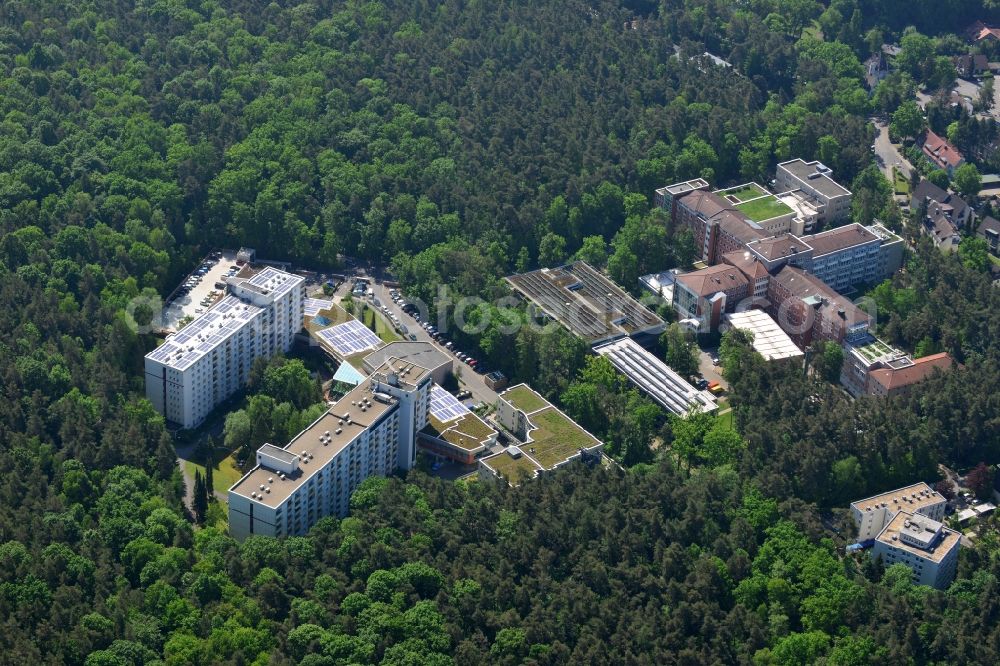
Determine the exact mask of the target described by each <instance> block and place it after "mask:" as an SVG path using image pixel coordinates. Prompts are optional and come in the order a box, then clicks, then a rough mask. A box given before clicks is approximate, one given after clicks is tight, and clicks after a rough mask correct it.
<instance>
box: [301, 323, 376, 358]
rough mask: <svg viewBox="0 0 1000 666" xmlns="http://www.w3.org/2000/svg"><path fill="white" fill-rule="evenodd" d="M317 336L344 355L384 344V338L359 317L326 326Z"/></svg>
mask: <svg viewBox="0 0 1000 666" xmlns="http://www.w3.org/2000/svg"><path fill="white" fill-rule="evenodd" d="M316 337H318V338H319V339H320V340H322V341H323V342H325V343H326V344H328V345H329V346H330V347H331V348H332V349H333V351H334V352H336V353H337V354H339V355H340V356H342V357H347V356H350V355H352V354H356V353H358V352H362V351H365V350H367V349H375V348H376V347H379V346H381V345H382V340H381V339H380V338H379V337H378V336H377V335H375V333H373V332H372V331H371V329H369V328H368V327H367V326H365V325H364V324H362V323H361V322H360V321H358V320H357V319H352V320H351V321H348V322H344V323H343V324H338V325H337V326H331V327H330V328H325V329H323V330H322V331H319V332H317V333H316Z"/></svg>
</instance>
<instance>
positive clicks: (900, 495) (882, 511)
mask: <svg viewBox="0 0 1000 666" xmlns="http://www.w3.org/2000/svg"><path fill="white" fill-rule="evenodd" d="M947 504H948V502H947V500H945V498H944V497H943V496H942V495H941V493H939V492H937V491H935V490H932V489H931V487H930V486H928V485H927V484H926V483H923V482H921V483H916V484H914V485H912V486H907V487H906V488H900V489H898V490H893V491H890V492H887V493H882V494H881V495H875V496H874V497H869V498H867V499H863V500H858V501H857V502H852V503H851V515H852V516H853V517H854V524H855V525H857V527H858V541H859V542H860V541H869V540H871V539H874V538H875V537H877V536H878V535H879V534H880V533H881V532H882V530H883V529H885V526H886V525H888V524H889V522H890V521H892V519H893V518H895V516H896V514H897V513H899V512H900V511H907V512H909V513H913V514H921V515H924V516H927V517H928V518H932V519H933V520H943V519H944V510H945V506H946V505H947Z"/></svg>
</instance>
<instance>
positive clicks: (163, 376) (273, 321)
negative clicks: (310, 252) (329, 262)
mask: <svg viewBox="0 0 1000 666" xmlns="http://www.w3.org/2000/svg"><path fill="white" fill-rule="evenodd" d="M241 275H242V274H241ZM304 282H305V281H304V280H303V278H301V277H298V276H296V275H291V274H289V273H285V272H283V271H279V270H277V269H275V268H265V269H264V270H262V271H260V272H257V273H254V274H253V275H248V276H247V277H240V278H236V279H234V280H233V281H232V283H231V284H230V290H231V293H230V295H228V296H226V297H224V298H223V299H222V300H221V301H219V302H218V303H216V304H215V305H214V306H213V307H211V308H210V309H209V310H208V311H207V312H205V313H204V314H203V315H201V316H200V317H198V318H197V319H195V320H194V321H193V322H191V323H190V324H188V325H187V326H185V327H184V328H182V329H181V330H180V331H178V332H177V333H175V334H173V335H171V336H169V337H168V338H167V339H166V340H165V341H164V343H163V344H162V345H160V346H159V347H157V348H156V349H154V350H153V351H151V352H150V353H149V354H147V355H146V359H145V375H146V397H147V398H148V399H149V401H150V402H152V403H153V407H154V408H155V409H156V411H158V412H159V413H160V414H163V416H164V417H165V418H166V419H167V420H168V421H170V422H172V423H176V424H179V425H180V426H181V427H184V428H193V427H195V426H197V425H198V424H199V423H201V422H202V421H204V420H205V417H206V416H208V415H209V413H211V411H212V410H213V409H214V408H215V407H216V406H217V405H218V404H220V403H221V402H223V401H224V400H226V399H227V398H229V397H230V396H231V395H232V394H233V393H235V392H236V391H238V390H239V389H240V388H241V387H242V386H244V385H245V384H246V381H247V378H248V376H249V372H250V367H251V366H252V365H253V362H254V360H255V359H257V358H259V357H261V356H264V357H269V356H272V355H274V354H276V353H278V352H285V351H288V350H289V349H291V347H292V343H293V341H294V339H295V334H296V332H298V330H299V329H300V328H301V327H302V301H303V297H304V288H303V283H304Z"/></svg>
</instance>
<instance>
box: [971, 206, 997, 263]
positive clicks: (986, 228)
mask: <svg viewBox="0 0 1000 666" xmlns="http://www.w3.org/2000/svg"><path fill="white" fill-rule="evenodd" d="M976 235H977V236H979V237H980V238H982V239H983V240H985V241H986V246H987V248H988V249H989V251H990V254H992V255H993V256H1000V220H997V219H996V218H994V217H991V216H989V215H987V216H986V217H984V218H983V220H982V222H980V223H979V227H978V228H977V229H976Z"/></svg>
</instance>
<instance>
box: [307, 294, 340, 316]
mask: <svg viewBox="0 0 1000 666" xmlns="http://www.w3.org/2000/svg"><path fill="white" fill-rule="evenodd" d="M302 306H303V309H302V312H303V314H305V315H306V316H307V317H315V316H316V315H318V314H319V312H320V310H329V309H330V308H332V307H333V301H326V300H323V299H322V298H306V299H304V300H303V302H302Z"/></svg>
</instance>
